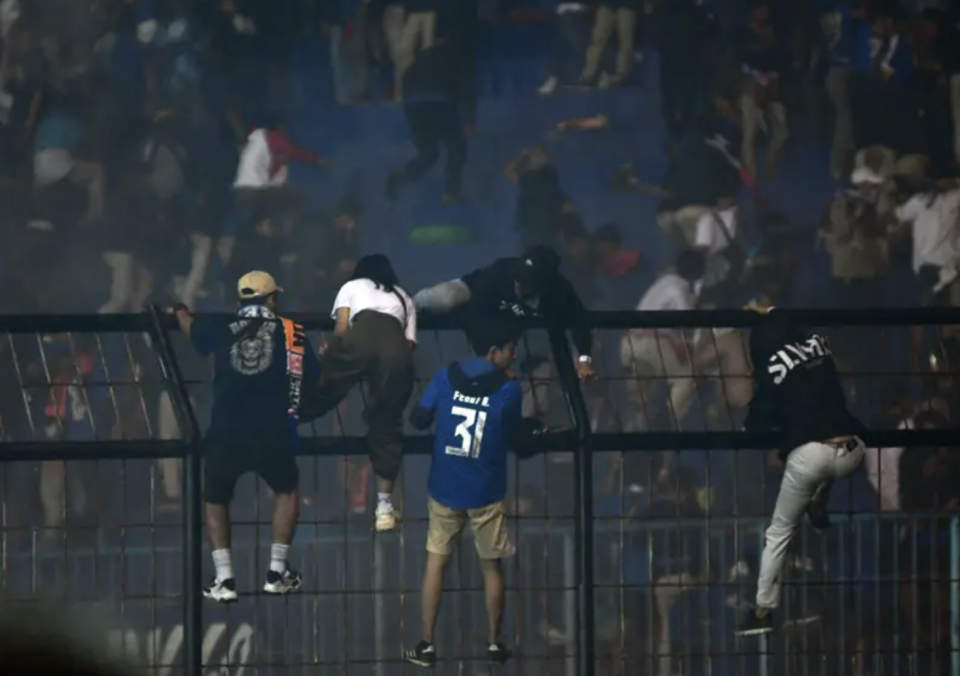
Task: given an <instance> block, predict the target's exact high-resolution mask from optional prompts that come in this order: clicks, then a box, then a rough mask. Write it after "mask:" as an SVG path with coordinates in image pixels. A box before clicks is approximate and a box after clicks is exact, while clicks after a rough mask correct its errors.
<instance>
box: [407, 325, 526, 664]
mask: <svg viewBox="0 0 960 676" xmlns="http://www.w3.org/2000/svg"><path fill="white" fill-rule="evenodd" d="M504 321H505V320H502V319H497V318H492V319H491V321H487V322H477V326H476V328H475V329H474V330H473V331H471V335H470V340H471V343H472V344H473V349H474V351H475V352H476V354H477V355H478V356H477V357H475V358H473V359H467V360H465V361H462V362H456V363H453V364H451V365H450V366H447V367H445V368H443V369H441V370H440V372H439V373H437V375H436V376H434V378H433V380H432V381H431V382H430V385H429V386H428V387H427V389H426V391H425V392H424V394H423V397H422V398H421V399H420V402H419V404H418V405H417V406H416V408H414V410H413V411H412V412H411V414H410V423H411V424H412V425H413V426H414V427H416V428H417V429H426V428H428V427H430V425H431V423H434V422H435V423H436V438H435V441H434V447H433V460H432V463H431V466H430V478H429V486H428V491H429V494H430V498H429V503H428V509H429V513H430V525H429V530H428V533H427V568H426V571H425V572H424V576H423V618H424V624H425V626H424V628H423V640H421V641H420V643H419V644H417V646H416V647H414V648H411V649H409V650H406V651H404V659H405V660H406V661H407V662H410V663H412V664H417V665H420V666H424V667H430V666H433V665H434V664H436V660H437V655H436V650H435V649H434V645H433V635H434V629H435V626H436V621H437V614H438V613H439V610H440V596H441V594H442V592H443V575H444V571H445V569H446V567H447V564H448V563H449V562H450V557H451V555H452V554H453V552H454V549H455V548H456V544H457V541H458V539H459V537H460V533H461V532H462V531H463V528H464V527H465V526H466V525H467V523H468V522H469V523H470V527H471V528H472V529H473V533H474V538H475V543H476V547H477V554H478V555H479V557H480V569H481V571H482V572H483V583H484V589H485V590H486V595H487V613H488V616H487V622H488V629H487V630H488V636H487V641H488V643H487V657H488V659H489V661H490V662H491V663H495V664H503V663H504V662H506V661H507V660H508V659H509V657H510V651H509V650H507V648H506V647H505V646H504V645H503V644H502V643H501V642H500V625H501V623H502V620H503V606H504V593H503V569H502V567H501V565H500V559H501V558H503V557H505V556H509V555H510V554H511V553H512V551H513V548H512V547H511V545H510V538H509V534H508V533H507V522H506V513H505V511H504V504H503V501H504V498H505V497H506V494H507V453H508V452H509V451H511V450H512V451H515V452H517V453H518V454H521V455H523V454H524V451H529V448H525V449H523V448H521V446H520V445H523V442H524V440H525V437H527V436H528V435H530V434H532V433H533V432H535V431H536V430H537V429H539V424H537V423H536V421H532V420H525V419H524V418H523V417H522V413H521V406H522V401H523V393H522V390H521V386H520V383H519V382H518V381H517V380H514V379H513V378H512V377H511V375H510V374H509V372H508V370H507V369H508V367H509V366H510V364H511V362H513V359H514V357H515V354H516V343H517V340H518V338H519V337H520V331H519V329H516V328H514V326H512V325H511V324H505V323H504ZM518 444H520V445H518ZM527 445H529V444H527Z"/></svg>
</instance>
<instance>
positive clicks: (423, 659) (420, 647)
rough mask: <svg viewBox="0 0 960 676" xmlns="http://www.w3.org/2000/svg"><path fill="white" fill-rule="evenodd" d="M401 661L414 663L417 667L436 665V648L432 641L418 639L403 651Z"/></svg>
mask: <svg viewBox="0 0 960 676" xmlns="http://www.w3.org/2000/svg"><path fill="white" fill-rule="evenodd" d="M403 661H404V662H409V663H410V664H416V665H417V666H418V667H435V666H436V665H437V649H436V648H434V647H433V644H432V643H427V642H426V641H420V643H418V644H417V645H416V647H414V648H408V649H407V650H404V651H403Z"/></svg>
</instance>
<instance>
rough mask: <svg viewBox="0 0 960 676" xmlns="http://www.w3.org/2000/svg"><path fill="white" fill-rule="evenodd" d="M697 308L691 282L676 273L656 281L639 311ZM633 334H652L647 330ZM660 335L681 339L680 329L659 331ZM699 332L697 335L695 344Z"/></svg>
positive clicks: (639, 306)
mask: <svg viewBox="0 0 960 676" xmlns="http://www.w3.org/2000/svg"><path fill="white" fill-rule="evenodd" d="M696 306H697V296H696V294H695V293H694V292H693V289H692V288H691V286H690V282H688V281H687V280H685V279H684V278H683V277H681V276H680V275H678V274H676V273H674V272H668V273H666V274H664V275H663V276H661V277H660V278H659V279H658V280H657V281H655V282H654V283H653V284H652V285H651V286H650V288H649V289H647V292H646V293H645V294H643V298H641V299H640V304H639V305H638V306H637V309H638V310H642V311H644V312H661V311H671V310H674V311H681V310H693V309H694V308H695V307H696ZM631 333H634V334H636V333H650V331H648V330H647V329H633V330H632V331H631ZM657 333H658V334H660V335H662V336H664V337H666V336H672V337H679V334H680V331H679V330H678V329H663V330H658V331H657ZM698 334H699V330H698V331H697V332H696V334H695V338H694V342H696V338H697V337H698Z"/></svg>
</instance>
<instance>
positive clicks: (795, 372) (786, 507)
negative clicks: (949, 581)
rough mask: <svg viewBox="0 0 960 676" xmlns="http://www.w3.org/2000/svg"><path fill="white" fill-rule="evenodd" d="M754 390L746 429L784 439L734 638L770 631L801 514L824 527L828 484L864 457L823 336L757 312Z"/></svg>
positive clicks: (777, 314) (781, 315)
mask: <svg viewBox="0 0 960 676" xmlns="http://www.w3.org/2000/svg"><path fill="white" fill-rule="evenodd" d="M750 357H751V360H752V362H753V377H754V380H755V385H756V386H755V390H754V396H753V400H752V401H751V402H750V411H749V413H748V415H747V419H746V421H745V422H744V429H745V430H747V431H748V432H772V431H776V432H779V433H780V434H781V435H782V436H783V446H782V449H783V450H781V457H782V458H783V460H784V473H783V481H782V483H781V484H780V493H779V494H778V496H777V503H776V506H775V507H774V510H773V517H772V519H771V521H770V527H769V528H768V529H767V532H766V545H765V547H764V549H763V557H762V558H761V561H760V576H759V579H758V581H757V606H756V608H755V609H754V610H751V611H749V612H748V613H747V616H746V617H745V618H744V620H743V622H742V623H741V624H740V627H739V628H738V629H737V633H738V634H740V635H741V636H750V635H757V634H765V633H767V632H770V631H772V630H773V618H772V611H773V610H774V609H776V608H777V606H778V605H779V601H780V588H779V585H780V577H781V573H782V571H783V562H784V557H785V556H786V552H787V548H788V547H789V546H790V542H791V540H792V539H793V537H794V535H795V534H796V531H797V526H798V525H799V524H800V521H801V519H802V518H803V515H804V514H806V515H807V517H808V518H809V520H810V523H811V525H812V526H813V527H814V528H815V529H817V530H823V529H825V528H827V527H828V526H829V525H830V521H829V518H828V516H827V513H826V506H827V501H828V499H829V494H830V487H831V485H832V484H833V481H834V480H836V479H840V478H843V477H846V476H849V475H850V474H851V473H852V472H853V471H854V470H856V469H857V468H858V467H859V466H860V464H861V462H862V460H863V455H864V451H865V448H864V444H863V441H862V440H861V439H860V437H859V436H858V435H859V434H860V433H861V432H862V431H863V430H864V428H863V425H862V424H861V423H860V421H859V420H857V419H856V418H855V417H854V416H853V415H852V414H851V413H850V411H849V410H848V409H847V403H846V400H845V397H844V393H843V387H842V385H841V382H840V377H839V376H838V375H837V369H836V366H835V365H834V363H833V356H832V353H831V351H830V344H829V343H828V342H827V339H826V338H824V337H822V336H820V335H818V334H816V333H813V332H811V331H808V330H806V329H804V328H801V327H800V326H798V325H797V324H796V323H795V322H794V321H793V320H792V319H791V318H790V317H789V315H788V314H786V313H785V312H784V311H783V310H773V311H772V312H771V311H770V310H766V311H764V317H763V319H761V321H760V323H758V324H757V325H756V326H755V327H754V328H753V331H752V332H751V334H750Z"/></svg>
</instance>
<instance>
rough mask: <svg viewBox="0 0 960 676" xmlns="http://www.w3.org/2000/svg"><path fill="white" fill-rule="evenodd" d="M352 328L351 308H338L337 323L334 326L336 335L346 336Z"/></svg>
mask: <svg viewBox="0 0 960 676" xmlns="http://www.w3.org/2000/svg"><path fill="white" fill-rule="evenodd" d="M349 328H350V308H348V307H338V308H337V323H336V325H335V326H334V327H333V333H334V335H336V336H345V335H346V334H347V330H348V329H349Z"/></svg>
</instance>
